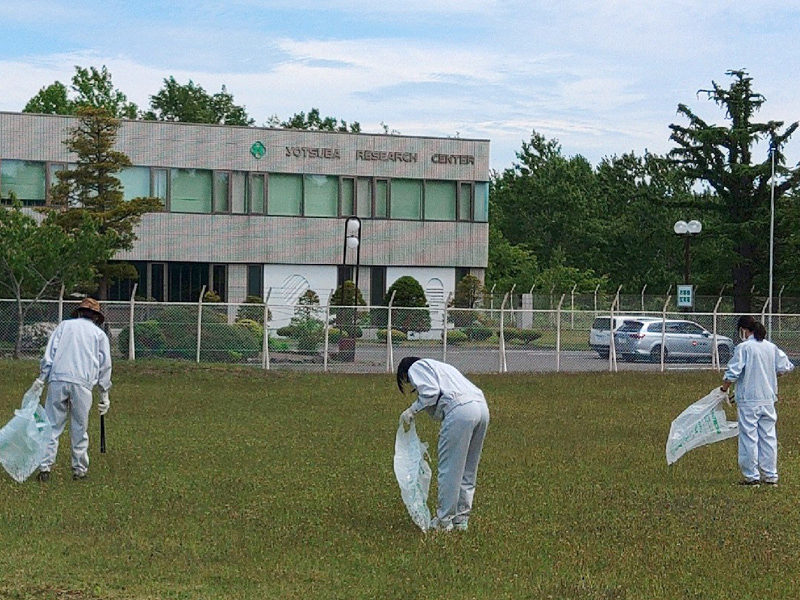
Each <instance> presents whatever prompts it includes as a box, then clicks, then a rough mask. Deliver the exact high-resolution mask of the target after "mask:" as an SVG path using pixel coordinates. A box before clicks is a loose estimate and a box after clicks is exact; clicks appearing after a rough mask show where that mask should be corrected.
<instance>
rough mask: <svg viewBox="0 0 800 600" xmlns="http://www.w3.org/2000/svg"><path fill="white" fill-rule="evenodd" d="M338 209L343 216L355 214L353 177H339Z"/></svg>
mask: <svg viewBox="0 0 800 600" xmlns="http://www.w3.org/2000/svg"><path fill="white" fill-rule="evenodd" d="M339 206H340V208H339V211H340V214H341V215H342V216H343V217H352V216H353V215H354V214H356V212H355V210H356V180H355V178H353V177H342V178H340V179H339Z"/></svg>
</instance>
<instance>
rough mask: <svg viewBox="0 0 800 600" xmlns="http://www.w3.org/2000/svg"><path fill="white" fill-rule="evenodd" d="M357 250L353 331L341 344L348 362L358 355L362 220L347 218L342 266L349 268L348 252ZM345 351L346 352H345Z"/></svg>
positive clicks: (343, 299)
mask: <svg viewBox="0 0 800 600" xmlns="http://www.w3.org/2000/svg"><path fill="white" fill-rule="evenodd" d="M348 249H349V250H355V252H356V262H355V272H354V274H353V283H354V288H353V330H352V332H351V336H352V337H351V336H348V337H346V338H342V341H344V340H348V341H347V342H345V344H344V346H345V347H344V348H342V347H341V346H342V345H343V344H342V343H341V342H340V349H339V352H340V354H341V355H342V358H343V359H344V360H346V361H348V362H352V361H354V360H355V353H356V332H357V331H358V272H359V268H360V266H361V219H359V218H358V217H347V219H346V220H345V223H344V249H343V250H342V266H347V250H348ZM344 288H345V285H344V283H342V304H344V302H345V298H344ZM343 350H344V352H343Z"/></svg>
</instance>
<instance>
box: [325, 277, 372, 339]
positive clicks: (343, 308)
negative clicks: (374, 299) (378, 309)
mask: <svg viewBox="0 0 800 600" xmlns="http://www.w3.org/2000/svg"><path fill="white" fill-rule="evenodd" d="M330 304H331V311H332V312H333V313H334V321H333V322H334V324H335V325H336V327H337V329H340V330H341V331H342V332H343V335H345V336H346V337H361V336H362V335H363V332H362V331H361V329H360V328H359V327H358V308H355V309H354V308H353V307H354V306H356V307H358V306H366V303H365V302H364V297H363V296H362V295H361V290H359V289H358V288H356V284H355V283H353V282H352V281H350V280H349V279H348V280H347V281H345V282H344V283H342V285H340V286H339V287H338V288H336V290H335V291H334V292H333V295H332V296H331V300H330ZM333 307H336V308H333ZM354 310H355V311H356V314H353V311H354Z"/></svg>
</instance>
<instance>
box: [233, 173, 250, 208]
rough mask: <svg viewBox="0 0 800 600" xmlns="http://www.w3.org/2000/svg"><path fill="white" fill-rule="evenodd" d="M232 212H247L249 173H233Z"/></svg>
mask: <svg viewBox="0 0 800 600" xmlns="http://www.w3.org/2000/svg"><path fill="white" fill-rule="evenodd" d="M231 212H233V213H236V214H240V215H241V214H245V213H246V212H247V173H244V172H242V171H234V172H233V173H231Z"/></svg>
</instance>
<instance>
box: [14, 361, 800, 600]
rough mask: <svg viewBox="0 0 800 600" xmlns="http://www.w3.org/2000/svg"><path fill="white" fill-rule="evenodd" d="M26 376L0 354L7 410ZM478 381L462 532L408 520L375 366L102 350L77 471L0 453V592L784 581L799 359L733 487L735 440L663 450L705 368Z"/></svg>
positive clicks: (564, 593) (621, 586) (649, 587)
mask: <svg viewBox="0 0 800 600" xmlns="http://www.w3.org/2000/svg"><path fill="white" fill-rule="evenodd" d="M36 374H37V366H36V364H35V363H32V362H24V363H13V362H2V363H0V377H2V381H3V382H4V385H3V388H2V394H1V395H0V421H1V422H2V423H5V422H6V421H7V420H8V419H10V418H11V416H12V415H13V409H14V408H16V407H17V405H18V403H19V401H20V399H21V397H22V393H23V392H24V390H25V389H26V388H27V386H28V385H29V384H30V383H31V382H32V381H33V379H34V377H35V376H36ZM473 379H474V381H475V382H476V383H477V384H478V385H479V386H481V387H482V388H483V389H484V391H485V393H486V396H487V399H488V401H489V406H490V409H491V412H492V422H491V425H490V427H489V434H488V437H487V440H486V446H485V448H484V453H483V462H482V463H481V472H480V474H479V479H478V489H477V495H476V506H475V511H474V513H473V518H472V520H471V521H470V531H469V532H467V533H453V534H428V535H423V534H422V533H421V532H420V531H419V530H418V529H416V528H415V527H414V525H413V524H412V522H411V520H410V518H409V517H408V514H407V513H406V511H405V507H404V506H403V504H402V502H401V500H400V494H399V489H398V486H397V483H396V481H395V480H394V473H393V470H392V455H393V449H394V436H395V431H396V427H397V419H398V416H399V414H400V412H401V411H402V410H403V409H404V408H405V407H406V405H407V404H408V400H406V399H403V398H402V397H400V395H399V393H398V392H397V389H396V387H395V385H394V381H393V377H391V376H389V375H382V376H376V375H365V376H356V375H352V376H348V375H322V374H314V375H304V374H294V373H280V372H270V373H265V372H262V371H258V370H255V369H236V368H223V367H219V368H214V367H205V368H199V367H196V366H194V365H186V364H173V365H170V364H157V365H155V364H152V365H149V364H147V363H139V364H136V365H130V364H125V363H122V362H120V363H119V364H118V365H117V366H116V367H115V376H114V383H115V387H114V389H113V390H112V394H111V400H112V406H111V411H110V413H109V415H108V417H107V427H108V447H109V451H108V453H107V454H105V455H101V454H100V453H99V452H98V446H99V444H98V440H99V433H98V429H99V419H98V418H97V416H96V412H95V413H93V417H92V422H91V432H92V440H91V444H92V446H91V449H90V456H91V461H92V463H91V468H90V479H89V480H88V481H85V482H73V481H71V480H70V476H69V472H70V469H69V461H68V451H67V446H68V442H67V440H68V438H66V435H65V436H63V437H62V446H61V449H60V451H59V460H58V464H57V469H56V470H55V471H54V473H53V478H52V480H51V481H50V482H49V483H48V484H40V483H38V482H37V481H35V480H34V479H33V478H31V479H30V480H29V481H27V482H25V483H24V484H17V483H15V482H14V481H13V480H12V479H11V478H10V477H8V476H7V475H6V474H5V473H2V477H0V506H2V510H0V515H1V517H0V519H1V521H0V548H1V549H2V550H1V551H0V598H32V599H44V598H48V599H49V598H57V599H69V600H76V599H80V600H82V599H89V598H90V599H120V598H126V599H145V598H148V599H150V598H152V599H167V598H186V599H212V598H213V599H227V598H235V599H239V598H242V599H244V598H247V599H250V598H253V599H272V598H276V599H277V598H281V599H303V600H312V599H325V600H331V599H367V598H369V599H375V598H398V599H399V598H419V599H423V598H425V599H427V598H437V599H438V598H447V599H454V600H455V599H465V598H475V599H484V598H487V599H488V598H492V599H495V598H508V599H512V598H513V599H519V598H535V599H538V598H556V599H561V598H581V599H584V598H587V599H628V600H646V599H655V598H658V599H662V598H663V599H667V598H669V599H675V598H703V599H711V598H714V599H716V598H719V599H723V598H724V599H729V598H736V599H749V598H753V599H755V598H759V599H761V598H769V599H775V598H787V599H788V598H797V597H798V593H799V591H800V590H799V588H800V584H799V583H797V580H798V576H797V573H800V511H798V509H797V496H798V491H800V450H799V449H798V441H799V440H800V408H798V402H797V400H798V396H799V395H800V394H799V393H798V392H800V377H799V376H797V375H793V376H789V377H787V378H785V379H783V380H782V381H781V383H782V402H781V403H780V404H779V406H778V411H779V415H780V421H779V439H780V454H779V467H780V469H781V476H782V481H781V485H780V487H778V488H777V489H766V488H764V487H762V488H743V487H739V486H736V485H734V483H735V482H736V481H737V480H738V479H739V473H738V468H737V465H736V442H735V440H727V441H725V442H721V443H719V444H716V445H713V446H708V447H704V448H699V449H697V450H694V451H692V452H690V453H688V454H687V455H686V456H684V457H683V458H681V459H680V460H679V461H678V462H677V463H676V464H675V465H673V466H671V467H668V466H667V465H666V461H665V456H664V446H665V442H666V437H667V433H668V431H669V426H670V423H671V421H672V419H673V418H675V416H677V415H678V414H679V413H680V412H681V411H682V410H683V409H684V408H685V407H686V406H687V405H688V404H689V403H691V402H693V401H694V400H696V399H697V398H699V397H700V396H702V395H705V393H707V392H708V391H709V390H710V389H711V388H712V387H713V386H714V385H715V384H717V382H718V380H719V374H716V373H711V372H707V371H706V372H698V373H680V374H648V375H643V374H634V373H619V374H615V375H611V374H599V375H598V374H581V375H565V374H561V375H556V374H552V375H532V376H523V375H502V376H501V375H481V376H475V377H474V378H473ZM732 416H733V415H732V413H731V417H732ZM418 429H419V431H420V436H421V437H422V438H423V439H424V440H427V441H429V442H430V443H431V445H432V447H435V440H436V427H435V424H434V423H433V422H432V421H430V420H429V419H427V417H421V418H420V419H419V424H418ZM434 470H435V466H434ZM432 494H435V489H434V490H432ZM434 497H435V496H434Z"/></svg>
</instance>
